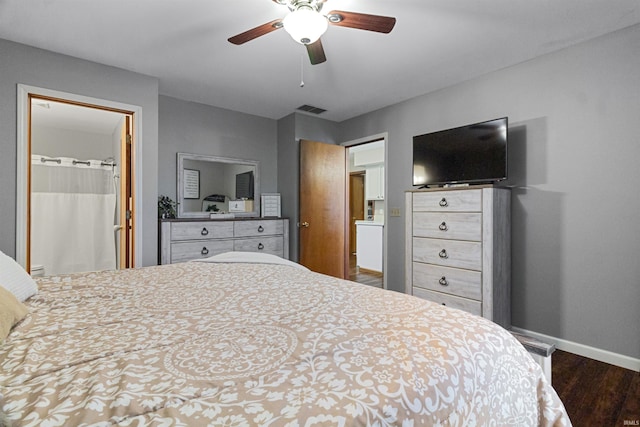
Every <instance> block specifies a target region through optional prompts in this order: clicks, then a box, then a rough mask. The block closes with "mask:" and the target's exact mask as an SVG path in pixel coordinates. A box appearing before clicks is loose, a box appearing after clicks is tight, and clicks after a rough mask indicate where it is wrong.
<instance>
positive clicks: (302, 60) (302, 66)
mask: <svg viewBox="0 0 640 427" xmlns="http://www.w3.org/2000/svg"><path fill="white" fill-rule="evenodd" d="M300 87H304V55H301V56H300Z"/></svg>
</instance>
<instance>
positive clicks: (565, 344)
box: [511, 326, 640, 372]
mask: <svg viewBox="0 0 640 427" xmlns="http://www.w3.org/2000/svg"><path fill="white" fill-rule="evenodd" d="M511 329H512V330H513V331H514V332H518V333H520V334H524V335H529V336H532V337H534V338H536V339H538V340H540V341H545V342H548V343H550V344H555V345H556V349H558V350H563V351H568V352H570V353H574V354H578V355H580V356H584V357H588V358H590V359H594V360H599V361H600V362H605V363H608V364H610V365H615V366H620V367H621V368H625V369H631V370H632V371H636V372H640V359H636V358H634V357H629V356H625V355H623V354H618V353H613V352H611V351H608V350H602V349H600V348H595V347H590V346H588V345H584V344H579V343H576V342H573V341H567V340H564V339H561V338H556V337H552V336H549V335H545V334H540V333H538V332H533V331H529V330H527V329H522V328H518V327H516V326H513V327H512V328H511Z"/></svg>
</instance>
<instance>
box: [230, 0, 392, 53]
mask: <svg viewBox="0 0 640 427" xmlns="http://www.w3.org/2000/svg"><path fill="white" fill-rule="evenodd" d="M272 1H273V2H274V3H278V4H280V5H283V6H287V7H288V8H289V10H290V13H289V14H288V15H287V16H285V17H284V18H283V19H275V20H273V21H271V22H267V23H266V24H262V25H260V26H258V27H255V28H252V29H250V30H248V31H245V32H244V33H240V34H238V35H235V36H233V37H231V38H229V39H228V40H229V42H231V43H233V44H236V45H241V44H243V43H246V42H248V41H251V40H253V39H255V38H258V37H260V36H264V35H265V34H268V33H270V32H272V31H275V30H279V29H280V28H284V29H285V30H286V31H287V32H288V33H289V34H290V35H291V37H292V38H293V39H294V40H295V41H297V42H298V43H300V44H303V45H305V46H306V47H307V52H308V54H309V59H310V60H311V64H313V65H316V64H320V63H322V62H325V61H326V60H327V57H326V56H325V53H324V48H323V47H322V42H321V41H320V37H321V36H322V35H323V34H324V32H325V31H327V28H328V25H329V24H331V25H337V26H340V27H349V28H355V29H358V30H367V31H375V32H378V33H385V34H388V33H390V32H391V30H392V29H393V27H394V25H395V24H396V18H392V17H389V16H379V15H368V14H365V13H355V12H344V11H341V10H332V11H331V12H329V13H328V14H326V15H323V14H322V13H320V12H321V10H322V6H323V4H324V2H325V1H326V0H272Z"/></svg>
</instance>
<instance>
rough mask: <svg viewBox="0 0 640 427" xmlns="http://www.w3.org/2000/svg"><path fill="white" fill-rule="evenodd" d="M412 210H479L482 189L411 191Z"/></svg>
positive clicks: (480, 207) (480, 208) (480, 209)
mask: <svg viewBox="0 0 640 427" xmlns="http://www.w3.org/2000/svg"><path fill="white" fill-rule="evenodd" d="M413 210H414V211H435V212H445V211H448V212H481V211H482V190H458V191H434V192H425V193H413Z"/></svg>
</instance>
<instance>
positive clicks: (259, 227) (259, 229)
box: [258, 225, 264, 233]
mask: <svg viewBox="0 0 640 427" xmlns="http://www.w3.org/2000/svg"><path fill="white" fill-rule="evenodd" d="M263 231H264V227H263V226H261V225H260V226H258V233H262V232H263Z"/></svg>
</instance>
